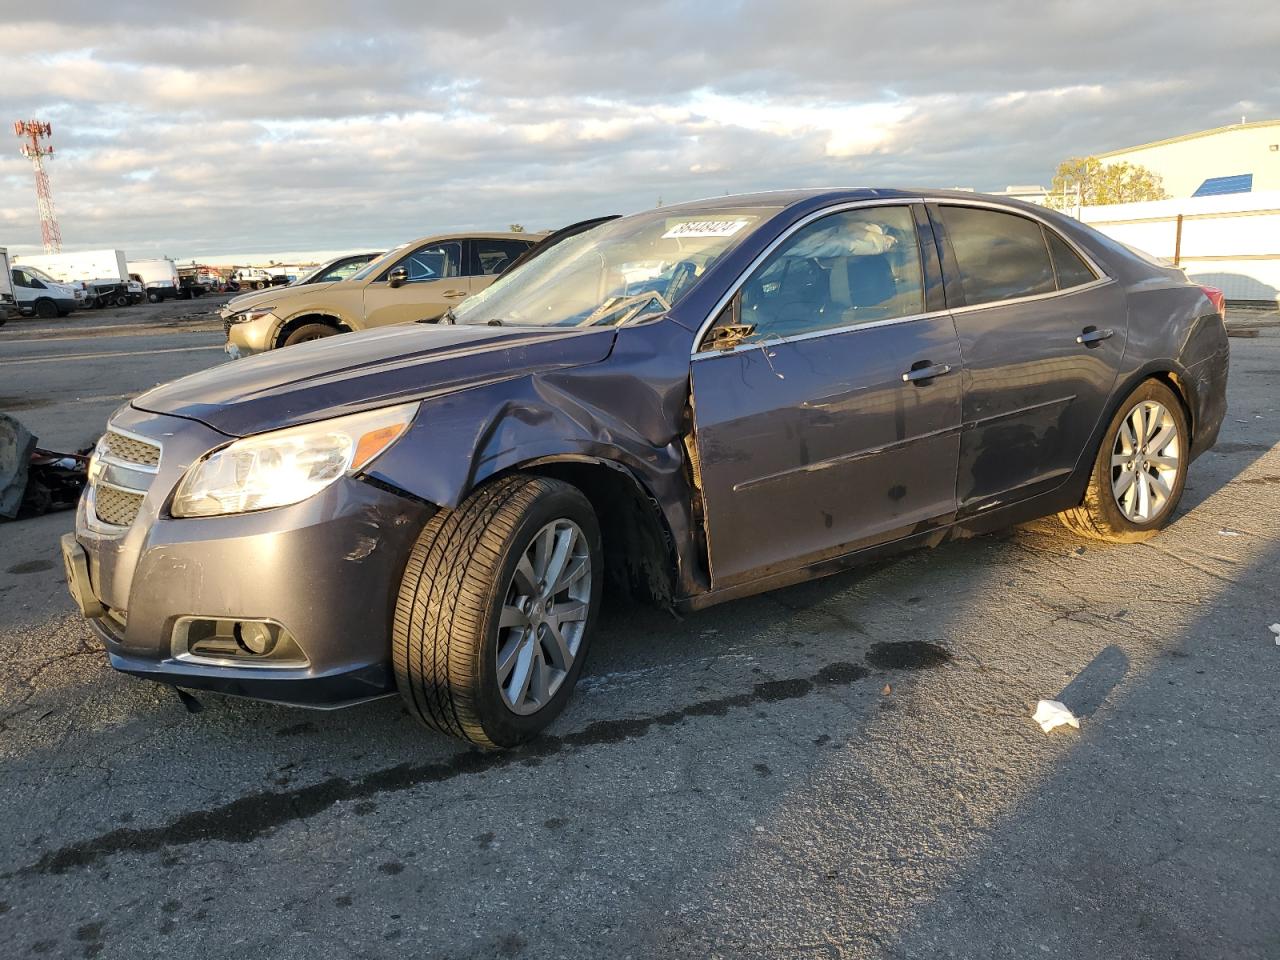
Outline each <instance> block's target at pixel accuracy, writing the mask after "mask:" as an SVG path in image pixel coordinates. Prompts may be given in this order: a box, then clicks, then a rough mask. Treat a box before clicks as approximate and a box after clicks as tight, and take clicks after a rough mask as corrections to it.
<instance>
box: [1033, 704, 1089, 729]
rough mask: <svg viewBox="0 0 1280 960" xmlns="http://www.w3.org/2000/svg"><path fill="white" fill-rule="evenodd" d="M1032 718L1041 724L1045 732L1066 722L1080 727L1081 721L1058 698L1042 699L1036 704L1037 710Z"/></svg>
mask: <svg viewBox="0 0 1280 960" xmlns="http://www.w3.org/2000/svg"><path fill="white" fill-rule="evenodd" d="M1031 719H1032V720H1034V721H1035V722H1036V723H1038V724H1040V729H1041V730H1043V731H1044V732H1045V733H1048V732H1049V731H1050V730H1052V729H1053V728H1054V727H1060V726H1062V725H1063V724H1064V723H1065V724H1069V725H1070V726H1073V727H1075V728H1076V729H1077V730H1079V729H1080V721H1079V720H1077V719H1076V715H1075V714H1074V713H1072V712H1071V711H1070V710H1068V709H1067V707H1066V705H1065V704H1062V703H1059V702H1058V701H1057V700H1041V701H1040V702H1039V703H1038V704H1036V712H1035V713H1033V714H1032V715H1031Z"/></svg>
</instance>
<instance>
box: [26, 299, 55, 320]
mask: <svg viewBox="0 0 1280 960" xmlns="http://www.w3.org/2000/svg"><path fill="white" fill-rule="evenodd" d="M32 309H33V310H34V311H35V314H36V316H37V317H39V318H40V319H41V320H52V319H53V318H54V317H57V316H61V315H62V314H60V313H59V312H58V305H57V304H56V303H54V302H53V301H52V300H37V301H36V303H35V306H34V307H33V308H32Z"/></svg>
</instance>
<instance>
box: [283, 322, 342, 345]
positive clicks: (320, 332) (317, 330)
mask: <svg viewBox="0 0 1280 960" xmlns="http://www.w3.org/2000/svg"><path fill="white" fill-rule="evenodd" d="M338 332H339V331H338V330H337V329H335V328H334V327H331V326H329V324H327V323H304V324H303V325H302V326H300V327H298V328H297V329H296V330H293V331H291V332H290V334H289V335H288V336H287V337H285V338H284V341H283V342H282V343H281V344H280V346H282V347H292V346H293V345H294V344H295V343H307V342H308V341H311V340H320V339H322V338H323V337H332V336H333V335H334V334H336V333H338Z"/></svg>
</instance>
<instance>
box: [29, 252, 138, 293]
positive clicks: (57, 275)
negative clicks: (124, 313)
mask: <svg viewBox="0 0 1280 960" xmlns="http://www.w3.org/2000/svg"><path fill="white" fill-rule="evenodd" d="M14 263H15V264H18V265H25V266H30V267H36V268H38V269H40V270H42V271H44V272H45V273H47V274H48V275H49V276H51V277H53V278H54V279H55V280H58V281H59V282H61V283H67V284H71V285H72V286H79V287H81V288H82V289H84V291H85V293H86V299H87V300H88V303H87V305H88V306H92V307H105V306H108V305H112V306H117V307H127V306H128V305H129V304H130V303H136V302H139V301H141V300H142V296H143V292H142V287H141V285H140V284H136V283H135V282H134V281H133V280H131V279H130V277H129V268H128V266H127V265H126V263H125V259H124V251H123V250H82V251H80V252H78V253H48V254H42V255H32V256H24V257H15V258H14Z"/></svg>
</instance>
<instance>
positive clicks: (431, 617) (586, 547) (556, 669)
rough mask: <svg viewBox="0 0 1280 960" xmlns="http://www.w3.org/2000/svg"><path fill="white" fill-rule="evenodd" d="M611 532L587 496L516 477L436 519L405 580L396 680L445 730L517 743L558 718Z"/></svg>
mask: <svg viewBox="0 0 1280 960" xmlns="http://www.w3.org/2000/svg"><path fill="white" fill-rule="evenodd" d="M600 556H601V554H600V528H599V525H598V523H597V522H596V516H595V511H594V510H592V508H591V504H590V503H589V502H588V501H587V499H586V497H584V496H583V495H582V493H581V492H580V491H579V490H578V489H577V488H576V487H573V486H570V485H569V484H567V483H562V482H561V481H559V480H551V479H548V478H545V477H534V476H528V475H522V474H516V475H513V476H510V477H505V478H503V479H501V480H497V481H494V482H493V483H491V484H489V485H488V486H485V487H482V488H481V489H480V490H478V491H476V492H475V493H473V494H472V495H471V496H470V497H468V498H467V499H466V500H465V501H464V502H463V503H462V504H460V505H459V506H458V508H457V509H456V510H442V511H441V512H440V513H437V514H436V515H435V516H433V517H432V518H431V520H430V521H428V523H427V525H426V526H425V527H424V528H423V531H422V533H421V535H420V536H419V537H418V541H417V543H416V544H415V545H414V548H413V552H412V554H411V555H410V558H409V563H408V566H407V567H406V569H405V573H404V579H403V580H402V582H401V584H400V593H399V597H398V599H397V602H396V614H395V623H394V626H393V628H392V643H391V647H392V661H393V663H394V666H395V673H396V685H397V687H398V688H399V690H400V695H401V696H402V697H403V698H404V701H405V703H406V704H407V705H408V707H409V710H410V712H411V713H413V715H414V716H416V717H417V718H418V719H419V720H420V721H422V722H423V723H425V724H426V725H427V726H429V727H432V728H433V729H436V730H439V731H441V732H443V733H448V734H451V735H452V736H455V737H459V738H461V739H463V740H469V741H471V742H472V743H475V744H479V745H481V746H485V747H510V746H515V745H516V744H518V743H522V742H524V741H526V740H529V739H531V738H532V737H534V736H536V735H537V734H538V732H539V731H541V730H542V729H543V727H545V726H546V725H547V724H549V723H550V722H551V721H552V720H554V719H555V718H556V716H557V715H558V714H559V713H560V711H561V710H563V709H564V705H565V703H566V702H567V701H568V699H569V696H570V694H571V692H572V690H573V687H574V684H575V683H577V680H578V676H579V674H580V673H581V672H582V667H583V663H584V662H585V660H586V654H587V643H588V639H589V637H590V632H591V627H592V625H593V623H594V620H595V613H596V610H597V608H598V607H599V602H600V589H601V583H602V579H603V577H602V573H603V569H602V564H601V559H600Z"/></svg>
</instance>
